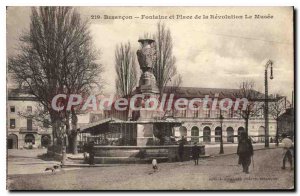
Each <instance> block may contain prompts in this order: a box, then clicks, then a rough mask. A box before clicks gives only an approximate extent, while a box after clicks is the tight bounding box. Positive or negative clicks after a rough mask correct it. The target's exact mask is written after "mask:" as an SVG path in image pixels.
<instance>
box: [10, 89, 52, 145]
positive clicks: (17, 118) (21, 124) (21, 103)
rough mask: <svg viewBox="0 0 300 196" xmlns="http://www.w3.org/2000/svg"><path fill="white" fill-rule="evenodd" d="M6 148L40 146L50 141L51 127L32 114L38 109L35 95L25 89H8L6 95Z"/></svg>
mask: <svg viewBox="0 0 300 196" xmlns="http://www.w3.org/2000/svg"><path fill="white" fill-rule="evenodd" d="M6 105H7V107H6V108H7V148H8V149H22V148H41V147H46V146H47V145H49V144H50V143H51V137H52V133H51V131H52V129H51V128H49V126H48V124H47V123H43V122H38V121H36V120H35V119H34V118H32V117H31V116H33V115H34V114H35V113H36V111H37V110H38V103H37V100H36V98H35V97H33V96H30V95H29V94H28V93H27V92H26V90H21V89H8V96H7V103H6Z"/></svg>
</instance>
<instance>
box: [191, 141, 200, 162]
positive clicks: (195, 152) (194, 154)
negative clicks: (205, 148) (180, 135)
mask: <svg viewBox="0 0 300 196" xmlns="http://www.w3.org/2000/svg"><path fill="white" fill-rule="evenodd" d="M199 154H200V148H199V146H197V142H195V143H194V146H193V147H192V157H193V159H194V161H195V165H198V160H199Z"/></svg>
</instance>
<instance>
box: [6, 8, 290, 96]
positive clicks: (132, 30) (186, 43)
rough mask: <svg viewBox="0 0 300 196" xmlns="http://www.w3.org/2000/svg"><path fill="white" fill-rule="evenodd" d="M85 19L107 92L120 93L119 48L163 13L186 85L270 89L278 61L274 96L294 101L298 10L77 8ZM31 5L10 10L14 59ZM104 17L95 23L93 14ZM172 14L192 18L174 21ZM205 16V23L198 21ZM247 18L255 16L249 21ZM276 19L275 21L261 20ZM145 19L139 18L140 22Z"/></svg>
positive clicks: (134, 43) (150, 30) (152, 30)
mask: <svg viewBox="0 0 300 196" xmlns="http://www.w3.org/2000/svg"><path fill="white" fill-rule="evenodd" d="M76 9H77V10H78V12H79V13H80V14H81V17H82V18H85V19H88V20H89V21H90V31H91V34H92V37H93V41H94V46H95V48H96V49H98V50H100V51H101V57H100V59H98V60H99V62H101V63H102V64H103V66H104V68H105V73H104V74H103V80H104V81H105V82H106V85H105V88H104V93H105V94H111V93H114V91H115V85H114V84H115V77H116V74H115V68H114V51H115V48H116V45H118V44H120V43H126V42H128V41H129V42H130V43H131V45H132V47H133V49H134V50H135V51H136V50H137V49H138V48H139V43H138V42H137V41H138V39H139V38H140V37H142V36H143V35H144V34H145V33H152V34H154V33H155V31H156V24H157V22H159V21H160V20H159V19H141V15H146V16H149V17H150V16H152V15H156V16H157V15H161V16H166V17H167V18H168V19H162V20H161V22H164V23H165V24H166V26H167V27H168V28H169V29H170V31H171V35H172V38H173V55H174V56H175V57H176V66H177V69H178V73H180V74H181V75H182V78H183V84H182V86H187V87H205V88H238V87H239V84H240V83H241V82H243V81H245V80H253V81H254V82H255V84H256V89H257V90H259V91H261V92H263V91H264V70H265V64H266V63H267V61H268V60H269V59H270V60H272V61H273V62H274V64H273V66H274V68H273V73H274V79H273V80H269V92H270V93H280V94H282V95H285V96H287V97H288V98H289V99H291V95H292V91H293V88H294V86H293V85H294V51H293V50H294V49H293V10H292V7H76ZM30 13H31V11H30V8H29V7H9V8H8V9H7V55H13V54H15V52H16V48H17V45H18V37H19V36H20V34H21V33H22V32H23V31H26V30H28V28H29V24H30V20H29V17H30ZM98 15H99V16H100V17H101V19H91V18H92V16H98ZM104 15H109V16H132V17H133V19H128V20H122V19H115V20H111V19H103V18H104ZM172 15H175V17H176V15H184V16H191V17H192V19H172V18H171V19H169V17H170V16H172ZM196 15H198V16H202V18H201V19H195V18H194V17H195V16H196ZM203 15H208V16H209V17H210V15H218V16H223V15H229V16H231V15H237V16H240V15H242V16H243V19H210V18H208V19H203ZM245 15H247V16H252V18H251V19H250V18H247V19H246V18H245ZM254 15H270V16H273V18H272V19H255V18H254ZM135 17H139V18H135Z"/></svg>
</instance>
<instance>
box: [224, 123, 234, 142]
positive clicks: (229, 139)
mask: <svg viewBox="0 0 300 196" xmlns="http://www.w3.org/2000/svg"><path fill="white" fill-rule="evenodd" d="M226 132H227V142H231V143H233V142H234V139H233V134H234V130H233V128H232V127H227V129H226Z"/></svg>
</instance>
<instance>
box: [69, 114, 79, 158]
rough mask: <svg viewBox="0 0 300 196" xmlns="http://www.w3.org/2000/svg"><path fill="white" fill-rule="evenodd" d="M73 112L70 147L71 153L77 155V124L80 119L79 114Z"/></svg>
mask: <svg viewBox="0 0 300 196" xmlns="http://www.w3.org/2000/svg"><path fill="white" fill-rule="evenodd" d="M71 112H72V116H71V118H72V120H71V124H72V130H71V134H70V147H71V150H70V152H71V153H72V154H77V153H78V150H77V122H78V118H77V114H76V112H75V110H74V109H72V110H71Z"/></svg>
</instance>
